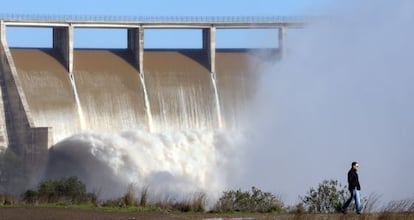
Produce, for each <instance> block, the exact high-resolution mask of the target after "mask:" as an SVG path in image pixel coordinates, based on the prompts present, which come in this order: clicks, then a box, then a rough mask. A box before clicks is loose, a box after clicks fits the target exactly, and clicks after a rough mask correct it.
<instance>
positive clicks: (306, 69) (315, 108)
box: [242, 0, 414, 202]
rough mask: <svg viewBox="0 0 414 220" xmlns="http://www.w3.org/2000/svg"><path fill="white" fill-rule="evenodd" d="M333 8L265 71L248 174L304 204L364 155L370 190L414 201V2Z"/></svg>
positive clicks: (364, 179)
mask: <svg viewBox="0 0 414 220" xmlns="http://www.w3.org/2000/svg"><path fill="white" fill-rule="evenodd" d="M325 10H327V11H328V12H329V13H331V14H335V16H332V17H331V18H330V19H329V20H323V21H321V22H316V23H314V24H312V25H310V26H309V27H308V28H307V29H305V30H302V31H301V32H300V33H291V34H290V35H289V37H288V38H287V41H288V51H287V56H286V57H285V58H284V59H283V60H282V61H281V62H279V63H275V64H273V65H271V66H270V67H269V68H267V69H266V71H265V73H264V77H263V79H262V84H261V85H260V86H259V88H260V93H259V95H258V97H257V102H256V103H255V105H253V106H255V107H254V108H253V109H252V112H251V113H250V115H255V116H256V120H252V122H253V123H252V124H251V125H250V126H251V128H252V130H253V132H252V133H255V135H253V136H252V141H251V143H250V144H248V145H247V147H248V149H249V150H247V153H246V158H245V162H244V166H245V167H244V170H245V173H244V176H243V178H242V179H243V181H245V184H246V185H249V184H254V183H258V184H259V187H262V188H265V189H268V190H273V191H275V192H280V193H281V195H282V197H283V198H285V199H287V200H288V201H295V200H296V199H297V195H304V193H305V191H307V190H309V188H310V187H311V186H313V187H316V186H317V184H318V183H320V182H321V181H322V180H324V179H337V180H339V181H340V182H341V183H343V184H346V181H347V180H346V172H347V170H348V169H349V168H350V166H351V162H352V161H359V162H360V171H359V173H360V181H361V184H362V195H363V196H369V194H371V193H376V194H378V195H381V196H382V197H381V202H387V201H390V200H396V199H407V198H414V189H413V186H414V172H413V171H412V169H413V168H414V160H413V158H414V146H413V145H414V135H413V131H414V117H413V112H414V87H413V85H414V63H413V62H412V61H413V55H412V51H413V50H414V44H413V43H412V39H413V37H414V26H413V25H412V24H413V23H414V14H413V11H414V2H413V1H409V0H407V1H404V0H401V1H392V2H391V1H386V0H377V1H347V2H342V3H339V2H338V3H337V4H334V5H330V6H329V7H325ZM246 161H247V162H246Z"/></svg>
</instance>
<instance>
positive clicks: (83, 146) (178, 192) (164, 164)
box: [48, 130, 240, 202]
mask: <svg viewBox="0 0 414 220" xmlns="http://www.w3.org/2000/svg"><path fill="white" fill-rule="evenodd" d="M230 137H231V138H230ZM239 140H240V139H239V136H238V135H236V134H232V135H230V134H226V133H222V132H216V131H171V132H163V133H151V132H147V131H144V130H135V131H128V132H124V133H121V134H103V133H90V132H88V133H82V134H79V135H75V136H73V137H71V138H68V139H66V140H65V141H63V142H61V143H59V144H57V145H56V146H55V147H54V149H52V151H51V157H52V160H51V164H50V167H49V174H48V175H49V176H50V177H58V176H67V175H76V176H78V177H79V178H80V179H82V181H84V182H85V183H86V185H87V187H88V190H95V191H99V196H101V197H102V198H113V197H116V196H120V195H122V194H123V193H125V191H126V188H127V185H128V184H130V183H133V184H134V185H135V186H137V187H138V188H139V189H142V188H145V187H148V193H149V196H150V197H151V198H150V199H151V201H153V202H157V200H160V199H163V198H174V199H176V200H178V201H179V200H184V199H188V198H189V196H191V195H192V193H198V192H202V193H206V194H207V196H208V197H209V198H210V199H212V201H214V200H215V199H216V198H215V197H216V196H217V194H219V193H221V192H222V190H224V188H225V186H226V177H227V176H229V175H230V174H231V173H228V171H229V166H230V163H229V161H230V160H229V158H231V156H234V155H235V152H234V151H235V149H234V147H235V146H236V145H237V144H238V141H239Z"/></svg>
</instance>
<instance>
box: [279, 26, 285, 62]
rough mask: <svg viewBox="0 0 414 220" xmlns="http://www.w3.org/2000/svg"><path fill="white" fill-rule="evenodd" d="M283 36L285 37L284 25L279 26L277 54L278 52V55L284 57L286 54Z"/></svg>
mask: <svg viewBox="0 0 414 220" xmlns="http://www.w3.org/2000/svg"><path fill="white" fill-rule="evenodd" d="M285 38H286V28H285V27H280V28H279V54H280V57H284V56H285V55H286V48H285V47H286V45H285Z"/></svg>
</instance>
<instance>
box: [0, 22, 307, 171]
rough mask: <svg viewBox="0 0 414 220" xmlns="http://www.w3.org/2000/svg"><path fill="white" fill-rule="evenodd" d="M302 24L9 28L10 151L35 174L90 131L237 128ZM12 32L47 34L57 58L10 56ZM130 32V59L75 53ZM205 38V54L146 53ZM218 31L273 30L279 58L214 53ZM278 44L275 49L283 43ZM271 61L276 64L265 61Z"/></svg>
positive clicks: (5, 122) (39, 51)
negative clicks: (288, 35)
mask: <svg viewBox="0 0 414 220" xmlns="http://www.w3.org/2000/svg"><path fill="white" fill-rule="evenodd" d="M300 25H301V23H300V22H289V21H279V20H276V21H270V22H269V21H265V22H258V21H255V22H253V23H249V22H246V21H243V20H242V21H234V22H220V21H216V22H211V21H195V22H188V21H186V22H181V23H180V22H177V21H174V22H154V21H152V22H141V23H140V22H138V21H132V22H131V21H128V22H120V21H110V22H102V21H95V22H94V21H47V20H46V21H45V20H15V19H14V20H13V19H11V20H10V19H9V20H7V19H6V20H1V30H0V33H1V53H0V54H1V82H2V83H1V86H2V97H3V99H2V102H3V104H2V105H1V107H2V108H1V112H2V119H1V121H2V123H1V128H2V130H1V136H2V137H3V139H2V145H3V148H10V149H14V151H15V152H17V154H18V155H21V156H22V157H23V158H24V161H27V163H28V164H31V165H30V166H32V167H36V166H37V165H36V164H42V163H44V161H45V160H46V159H45V155H47V150H48V148H50V147H52V146H53V145H55V144H56V143H58V142H59V141H62V140H64V139H65V138H68V137H70V136H71V135H73V134H76V133H79V132H82V131H89V130H91V131H98V132H109V133H116V132H120V131H124V130H135V129H143V130H147V131H155V132H162V131H165V130H192V129H196V130H203V129H207V130H211V129H217V128H220V127H221V126H224V127H225V128H228V129H231V128H234V127H238V126H239V124H238V123H239V121H240V120H239V119H240V117H239V116H240V114H242V113H243V109H244V108H245V106H246V105H248V103H249V101H250V100H251V99H252V97H253V96H254V91H255V89H256V81H257V80H259V78H260V77H259V76H258V67H260V66H262V65H264V63H266V62H267V61H266V60H272V59H273V60H274V59H277V57H279V56H280V55H281V54H282V53H283V44H282V43H281V42H283V34H284V32H285V31H284V29H286V28H290V27H297V26H300ZM7 27H49V28H52V29H53V37H52V38H53V47H52V48H9V46H8V44H7V38H6V28H7ZM85 27H89V28H122V29H127V30H128V34H127V36H126V37H127V38H128V46H127V48H125V49H81V48H74V47H73V44H74V43H73V32H74V29H76V28H85ZM150 28H157V29H162V28H184V29H185V28H190V29H201V30H202V35H203V43H202V45H203V47H202V48H200V49H144V44H143V42H144V30H145V29H150ZM218 28H223V29H226V28H274V29H280V30H279V48H276V49H260V50H248V49H216V48H215V44H216V42H215V40H216V36H215V32H216V29H218ZM275 42H277V39H275ZM263 53H265V54H268V55H269V54H270V55H271V56H270V58H269V57H268V56H267V58H266V59H264V58H263Z"/></svg>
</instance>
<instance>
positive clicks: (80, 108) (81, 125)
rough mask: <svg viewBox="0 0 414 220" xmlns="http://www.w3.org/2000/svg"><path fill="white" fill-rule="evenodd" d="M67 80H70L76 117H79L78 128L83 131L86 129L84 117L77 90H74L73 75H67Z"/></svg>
mask: <svg viewBox="0 0 414 220" xmlns="http://www.w3.org/2000/svg"><path fill="white" fill-rule="evenodd" d="M69 79H70V83H71V85H72V89H73V94H74V96H75V101H76V108H77V111H78V115H79V124H80V128H81V130H84V129H85V128H86V125H85V116H84V115H83V111H82V106H81V103H80V100H79V94H78V90H77V89H76V83H75V78H74V75H73V73H69Z"/></svg>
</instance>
